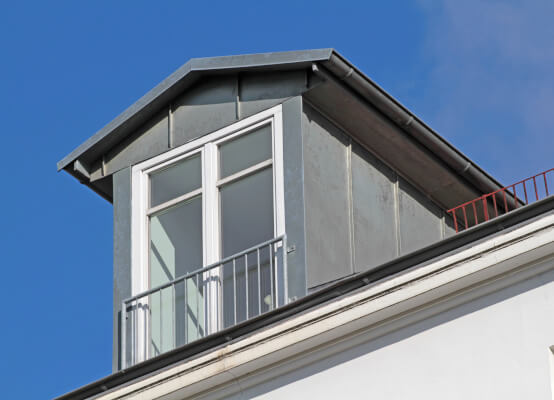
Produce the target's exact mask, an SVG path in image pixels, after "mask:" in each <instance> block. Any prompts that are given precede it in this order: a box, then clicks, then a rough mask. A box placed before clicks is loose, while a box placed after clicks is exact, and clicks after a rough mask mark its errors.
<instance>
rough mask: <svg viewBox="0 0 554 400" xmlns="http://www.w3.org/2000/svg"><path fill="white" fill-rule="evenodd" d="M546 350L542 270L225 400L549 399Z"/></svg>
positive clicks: (549, 339) (546, 296)
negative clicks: (367, 399)
mask: <svg viewBox="0 0 554 400" xmlns="http://www.w3.org/2000/svg"><path fill="white" fill-rule="evenodd" d="M550 264H551V266H552V268H554V263H553V262H552V261H550ZM356 340H357V341H360V340H363V334H362V335H361V336H359V337H358V338H357V339H356ZM553 344H554V271H553V270H550V271H547V272H545V273H542V274H540V275H538V276H535V277H533V278H531V279H528V280H526V281H523V282H519V283H517V284H515V285H513V286H511V287H508V288H505V289H502V290H500V291H498V292H495V293H492V294H489V295H486V296H485V297H481V298H479V299H476V300H473V301H470V302H469V303H466V304H463V305H460V306H457V307H455V308H453V309H450V310H447V311H443V312H441V313H440V314H438V315H435V316H433V317H431V318H428V319H425V320H423V321H420V322H418V323H415V324H412V325H409V326H407V327H405V328H402V329H400V330H397V331H395V332H392V333H389V334H387V335H385V336H383V337H381V338H379V339H376V340H373V341H369V342H365V343H361V344H357V345H355V346H354V347H352V348H350V349H348V350H341V351H340V353H339V354H335V355H333V356H331V357H328V358H325V359H323V360H320V361H318V362H315V363H312V364H310V365H308V366H305V367H302V368H301V369H299V370H296V371H294V372H292V373H288V374H286V375H283V376H280V377H279V378H275V379H272V380H270V381H268V382H265V383H263V384H261V385H257V386H255V387H252V388H249V389H246V390H244V391H243V393H242V394H236V395H234V396H232V397H228V398H236V399H239V398H241V399H243V398H244V399H246V398H248V399H251V398H256V399H296V398H310V399H343V398H349V399H356V398H373V399H387V400H393V399H407V398H416V399H419V398H421V399H426V400H430V399H441V400H444V399H463V400H468V399H503V400H508V399H518V400H521V399H552V395H551V388H550V384H551V383H550V379H551V378H550V373H551V372H550V365H549V357H550V350H549V346H551V345H553Z"/></svg>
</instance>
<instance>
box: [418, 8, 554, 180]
mask: <svg viewBox="0 0 554 400" xmlns="http://www.w3.org/2000/svg"><path fill="white" fill-rule="evenodd" d="M420 4H421V6H422V7H423V9H424V10H425V13H426V16H427V22H428V31H427V39H426V45H425V47H424V49H425V50H424V54H425V56H426V57H429V59H430V61H431V63H432V64H431V65H432V72H431V74H430V77H429V78H430V79H429V81H430V85H429V87H428V88H427V89H426V93H425V95H426V100H427V101H426V104H427V107H429V110H428V112H427V115H428V118H429V116H430V117H431V121H429V122H430V123H431V124H432V125H433V126H434V127H435V128H437V129H438V130H439V132H441V133H443V134H444V135H445V136H447V137H448V138H450V139H451V140H452V141H453V142H454V143H455V144H457V145H458V146H459V147H460V148H462V150H465V151H467V153H468V154H469V155H470V156H471V157H473V158H475V159H476V161H478V162H479V163H480V164H482V165H483V166H484V167H485V168H486V169H488V170H490V172H492V173H493V174H495V175H497V176H498V177H499V178H501V179H502V181H506V183H508V182H509V181H510V180H514V179H517V178H521V177H524V176H525V175H526V174H527V175H529V174H532V173H533V172H539V170H540V169H546V168H550V167H552V166H554V156H553V155H552V154H553V152H552V149H553V147H554V119H553V118H552V117H553V115H554V24H552V20H553V19H554V2H552V1H548V0H533V1H517V2H515V1H506V0H504V1H502V0H491V1H483V0H465V1H448V0H445V1H422V2H421V3H420Z"/></svg>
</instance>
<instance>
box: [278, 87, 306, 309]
mask: <svg viewBox="0 0 554 400" xmlns="http://www.w3.org/2000/svg"><path fill="white" fill-rule="evenodd" d="M302 149H303V144H302V97H300V96H298V97H293V98H292V99H289V100H287V101H285V102H284V103H283V168H284V171H283V179H284V191H285V193H284V195H285V221H286V233H287V243H288V245H289V246H293V248H294V251H291V252H289V253H288V255H287V265H288V291H289V297H291V298H293V297H296V298H300V297H302V296H304V295H305V294H306V244H305V241H306V231H305V213H304V204H305V198H304V162H303V151H302ZM291 250H292V248H291Z"/></svg>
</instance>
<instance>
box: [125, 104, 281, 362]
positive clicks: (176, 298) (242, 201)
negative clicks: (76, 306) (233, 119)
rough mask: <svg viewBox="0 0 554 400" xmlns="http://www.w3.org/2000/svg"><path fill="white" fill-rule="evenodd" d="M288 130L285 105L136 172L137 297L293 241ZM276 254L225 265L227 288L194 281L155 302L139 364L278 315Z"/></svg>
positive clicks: (221, 274)
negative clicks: (287, 195)
mask: <svg viewBox="0 0 554 400" xmlns="http://www.w3.org/2000/svg"><path fill="white" fill-rule="evenodd" d="M281 126H282V125H281V108H280V106H278V107H274V108H272V109H270V110H267V111H264V112H262V113H259V114H257V115H255V116H253V117H250V118H247V119H245V120H243V121H240V122H238V123H236V124H233V125H231V126H228V127H226V128H224V129H221V130H220V131H217V132H214V133H212V134H209V135H207V136H204V137H201V138H199V139H197V140H195V141H193V142H190V143H187V144H185V145H183V146H181V147H179V148H176V149H173V150H171V151H168V152H167V153H165V154H162V155H160V156H158V157H155V158H153V159H151V160H147V161H145V162H143V163H141V164H139V165H136V166H135V167H133V172H132V174H133V184H132V185H133V187H132V198H133V204H132V221H133V222H132V224H133V226H132V245H133V259H132V264H133V267H132V275H133V276H132V290H133V295H136V294H139V293H142V292H144V291H147V290H148V289H150V288H154V287H159V286H160V285H164V284H165V283H167V282H171V281H173V280H175V279H176V278H179V277H182V276H185V275H187V274H190V273H191V272H193V271H197V270H199V269H200V268H202V267H203V266H207V265H210V264H213V263H216V262H218V261H220V260H222V259H224V258H226V257H229V256H232V255H234V254H237V253H239V252H241V251H243V250H245V249H248V248H251V247H253V246H256V245H257V244H259V243H262V242H266V241H268V240H271V239H273V238H275V237H277V236H279V235H282V234H283V233H284V212H283V174H282V171H283V168H282V128H281ZM269 253H270V250H268V249H263V250H262V251H260V252H258V254H257V260H256V262H254V260H252V257H251V258H250V261H249V260H248V257H245V260H242V259H241V260H240V262H236V263H234V265H230V264H229V265H227V264H223V265H222V266H221V267H220V268H218V269H217V271H216V274H217V284H214V283H213V281H214V279H200V280H198V279H197V280H194V279H186V280H184V281H183V282H179V283H178V284H176V285H174V287H172V291H169V290H166V291H160V293H159V295H158V296H154V295H152V296H149V297H148V299H147V301H145V303H147V306H146V308H145V309H147V310H148V312H145V313H144V315H138V316H137V317H136V318H138V321H136V324H137V325H138V326H143V325H144V326H148V327H149V328H148V329H146V330H145V331H144V332H143V333H142V334H141V333H140V332H138V331H137V332H136V339H135V340H137V341H139V342H142V343H143V345H139V346H135V347H136V348H138V349H141V348H142V349H143V354H142V355H140V354H139V355H138V359H143V358H146V357H149V356H153V355H156V354H159V353H163V352H165V351H167V350H170V349H171V348H173V347H175V346H179V345H181V344H184V343H187V342H190V341H192V340H195V339H197V338H199V337H201V336H204V335H205V334H208V333H211V332H215V331H217V330H219V329H221V328H224V327H227V326H230V325H232V324H234V323H237V322H240V321H241V320H245V319H247V318H248V317H252V316H254V315H257V313H259V312H263V311H267V310H268V309H269V308H270V307H272V300H271V298H268V296H269V293H270V291H271V290H272V288H271V285H272V283H271V281H270V279H271V278H270V275H271V273H272V272H271V271H270V268H269V265H270V260H269V259H270V257H271V254H269ZM206 282H208V283H206ZM209 282H212V283H209ZM247 285H248V287H249V289H250V290H249V293H250V294H251V295H250V297H248V296H246V298H243V297H240V296H238V297H239V300H236V297H237V296H236V294H237V293H239V292H244V291H247V288H246V286H247ZM258 286H259V288H258ZM233 296H234V297H235V300H233V299H232V298H231V297H233ZM232 301H234V302H235V304H234V306H233V307H224V305H225V304H231V302H232ZM175 310H186V312H176V311H175ZM141 335H142V337H141ZM146 343H149V345H146Z"/></svg>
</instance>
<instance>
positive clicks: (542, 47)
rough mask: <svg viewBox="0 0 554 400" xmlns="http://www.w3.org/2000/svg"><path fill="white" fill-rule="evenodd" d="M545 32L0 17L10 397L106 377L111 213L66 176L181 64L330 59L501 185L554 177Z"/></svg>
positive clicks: (365, 15)
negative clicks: (238, 57)
mask: <svg viewBox="0 0 554 400" xmlns="http://www.w3.org/2000/svg"><path fill="white" fill-rule="evenodd" d="M193 3H194V5H192V4H193ZM553 17H554V2H552V1H546V0H533V1H532V2H530V1H526V2H524V1H520V2H516V1H509V0H506V1H499V0H488V1H483V0H481V1H476V0H466V1H443V0H433V1H431V0H429V1H395V2H383V1H382V2H377V1H375V2H371V1H360V2H348V1H343V2H339V3H337V2H331V1H323V0H320V1H317V2H315V1H314V2H301V1H298V0H297V1H280V2H271V3H270V2H261V1H251V2H250V1H244V2H223V1H222V2H217V1H214V2H177V1H158V2H146V1H140V0H136V1H117V2H113V1H110V2H102V1H96V2H69V1H68V2H61V1H52V2H38V1H37V2H26V1H20V2H13V1H9V2H8V1H5V2H3V4H2V12H1V13H0V52H1V53H0V54H1V60H2V62H1V63H0V76H1V78H0V93H1V95H0V115H1V117H2V125H1V126H2V134H1V138H2V142H3V149H4V151H3V154H4V161H5V162H4V163H3V165H4V173H3V174H2V177H3V184H2V187H3V190H2V196H0V204H1V208H2V209H3V210H4V214H3V216H2V227H3V229H2V230H1V231H0V239H1V240H0V250H1V251H2V254H4V258H3V268H2V269H3V271H4V278H3V279H2V280H0V282H1V287H0V289H1V290H0V300H1V304H2V305H3V312H2V314H3V315H2V325H1V326H2V329H0V339H1V342H2V343H3V345H4V346H3V347H4V350H3V354H2V359H3V362H1V363H0V376H2V380H3V381H4V383H3V385H2V397H3V398H18V399H19V398H21V399H41V398H51V397H54V396H57V395H61V394H63V393H65V392H67V391H70V390H72V389H75V388H77V387H79V386H82V385H84V384H87V383H90V382H92V381H93V380H96V379H99V378H101V377H103V376H105V375H108V374H109V373H110V371H111V340H112V339H111V335H112V315H111V312H112V308H111V307H112V304H111V303H112V208H111V205H110V204H109V203H108V202H106V201H105V200H103V199H101V198H100V197H99V196H97V195H96V194H94V193H93V192H92V191H90V190H89V189H87V188H86V187H84V186H82V185H80V184H79V183H78V182H77V181H76V180H75V179H73V178H71V177H70V176H69V175H68V174H66V173H57V172H56V162H57V161H58V160H59V159H61V158H62V157H63V156H64V155H66V154H67V153H69V151H71V150H72V149H73V148H74V147H76V146H77V145H79V144H80V143H81V142H83V141H84V140H85V139H87V138H88V137H89V136H91V135H92V134H93V133H94V132H96V131H97V130H98V129H99V128H101V127H102V126H103V125H105V124H106V123H108V122H109V121H110V120H111V119H112V118H114V117H115V116H116V115H117V114H119V113H120V112H121V111H123V110H124V109H125V108H126V107H127V106H129V105H130V104H131V103H133V102H134V101H135V100H137V99H138V98H139V97H140V96H142V95H143V94H144V93H146V92H147V91H148V90H149V89H151V88H152V87H153V86H155V85H156V84H157V83H159V82H160V81H161V80H162V79H164V78H165V77H166V76H167V75H168V74H170V73H171V72H173V71H174V70H175V69H176V68H178V67H179V66H180V65H181V64H183V63H184V62H186V61H187V60H188V59H189V58H191V57H204V56H219V55H229V54H240V53H253V52H266V51H282V50H296V49H306V48H320V47H334V48H336V49H337V50H338V51H339V52H341V53H342V54H343V55H344V56H346V57H347V58H348V59H349V60H350V61H352V62H353V63H354V64H355V65H357V66H358V67H359V68H360V69H361V70H362V71H364V72H365V73H366V74H367V75H369V76H370V77H371V78H372V79H373V80H374V81H376V82H377V83H378V84H379V85H381V86H382V87H383V88H384V89H385V90H387V91H388V92H389V93H391V94H392V95H393V96H395V97H396V98H397V99H399V100H400V101H401V102H402V103H403V104H404V105H406V106H407V107H408V108H410V109H411V110H412V111H413V112H415V113H416V114H417V115H418V116H420V117H421V118H422V119H423V120H424V121H425V122H427V123H428V124H429V125H430V126H431V127H433V128H434V129H435V130H436V131H438V132H439V133H440V134H441V135H443V136H444V137H445V138H446V139H447V140H449V141H450V142H452V143H453V144H454V145H455V146H456V147H458V148H459V149H460V150H462V151H463V152H464V153H465V154H467V155H468V156H469V157H470V158H472V159H473V160H474V161H476V162H477V163H478V164H479V165H481V166H482V167H483V168H485V169H486V170H487V171H488V172H489V173H491V174H492V175H493V176H495V177H496V178H498V179H499V180H500V181H501V182H503V183H506V184H508V183H511V182H515V181H517V180H519V179H521V178H525V177H527V176H529V175H532V174H534V173H537V172H540V171H542V170H545V169H547V168H551V167H553V166H554V162H553V157H552V148H553V145H554V135H553V134H552V133H551V125H552V118H551V114H552V112H551V108H552V107H553V106H554V51H552V50H553V49H552V47H553V43H554V25H553V24H552V23H551V21H552V19H553Z"/></svg>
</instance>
